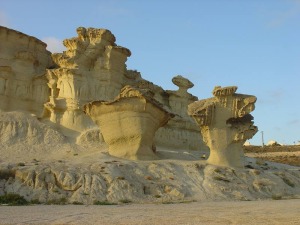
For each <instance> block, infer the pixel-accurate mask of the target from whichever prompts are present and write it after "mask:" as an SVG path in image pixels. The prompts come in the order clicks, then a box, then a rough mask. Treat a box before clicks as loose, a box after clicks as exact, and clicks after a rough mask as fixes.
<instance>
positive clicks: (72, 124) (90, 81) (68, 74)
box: [0, 27, 204, 151]
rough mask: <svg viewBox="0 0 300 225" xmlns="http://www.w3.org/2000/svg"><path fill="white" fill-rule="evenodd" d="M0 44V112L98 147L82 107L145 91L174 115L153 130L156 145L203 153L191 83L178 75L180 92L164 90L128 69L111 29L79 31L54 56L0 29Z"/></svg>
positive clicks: (30, 40)
mask: <svg viewBox="0 0 300 225" xmlns="http://www.w3.org/2000/svg"><path fill="white" fill-rule="evenodd" d="M0 40H1V43H0V47H1V52H0V100H1V101H0V110H5V111H13V110H23V111H26V112H30V113H33V114H34V115H36V116H37V117H38V118H39V119H41V121H42V122H44V123H47V124H49V125H51V126H53V128H55V129H58V130H59V131H61V132H62V133H63V134H64V135H65V136H67V137H69V140H70V141H72V142H73V141H74V140H75V139H76V141H77V143H78V144H80V143H82V142H85V141H84V140H85V137H89V136H90V135H92V136H93V138H92V139H93V141H94V142H95V143H100V142H102V141H103V139H102V135H101V132H102V131H101V130H99V128H98V126H97V125H96V124H95V123H94V122H93V121H92V120H91V118H90V117H89V116H87V115H85V114H84V113H83V105H85V104H87V103H89V102H92V101H96V100H103V101H113V100H114V98H115V97H116V96H117V95H118V94H119V93H120V90H121V89H122V88H123V87H125V86H126V85H131V86H132V87H135V88H138V89H149V90H150V91H151V92H153V99H155V100H156V101H158V102H159V103H161V104H162V105H164V108H168V109H169V110H170V111H171V112H172V113H174V114H176V116H175V117H174V118H172V119H170V121H169V122H168V124H167V125H166V126H164V127H162V128H160V129H159V130H158V131H157V132H156V135H155V137H154V139H155V143H156V146H163V147H167V148H176V149H177V150H178V151H186V150H199V149H204V145H203V143H202V141H201V137H200V135H199V128H198V127H197V125H196V123H195V122H194V121H193V120H192V119H191V118H190V117H189V116H188V115H187V113H186V111H187V106H188V104H190V103H191V102H194V101H195V100H197V97H195V96H193V95H191V94H189V93H188V92H187V89H188V88H191V87H192V86H193V84H192V83H191V82H190V81H188V80H187V79H186V78H183V77H181V76H177V77H174V78H173V80H172V81H173V83H174V84H175V85H177V86H178V87H179V90H177V91H170V90H169V91H166V90H164V89H163V88H161V87H160V86H158V85H156V84H154V83H152V82H150V81H147V80H145V79H143V78H142V76H141V74H140V73H139V72H138V71H136V70H128V69H127V68H126V64H125V62H126V60H127V57H129V56H130V54H131V53H130V51H129V50H128V49H126V48H123V47H120V46H117V45H116V43H115V41H116V39H115V37H114V35H113V34H112V33H111V32H110V31H109V30H106V29H95V28H83V27H79V28H78V29H77V37H74V38H70V39H66V40H64V42H63V43H64V45H65V46H66V48H67V51H64V52H63V53H54V54H52V55H51V53H50V52H48V51H47V50H46V44H45V43H43V42H41V41H40V40H38V39H36V38H34V37H30V36H28V35H25V34H22V33H20V32H17V31H14V30H11V29H8V28H4V27H1V29H0ZM95 129H98V131H96V130H95ZM98 133H99V135H94V134H98ZM70 137H71V138H70ZM102 143H103V142H102Z"/></svg>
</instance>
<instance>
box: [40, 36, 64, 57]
mask: <svg viewBox="0 0 300 225" xmlns="http://www.w3.org/2000/svg"><path fill="white" fill-rule="evenodd" d="M42 41H43V42H45V43H46V44H47V49H48V50H49V51H50V52H52V53H60V52H62V51H65V50H66V48H65V46H64V45H63V43H62V40H59V39H58V38H55V37H45V38H43V39H42Z"/></svg>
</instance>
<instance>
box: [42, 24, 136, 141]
mask: <svg viewBox="0 0 300 225" xmlns="http://www.w3.org/2000/svg"><path fill="white" fill-rule="evenodd" d="M77 34H78V36H77V37H74V38H70V39H66V40H64V42H63V44H64V45H65V46H66V48H67V51H65V52H63V53H56V54H53V55H52V58H53V60H54V62H55V63H56V64H57V65H58V68H53V69H49V70H48V71H47V78H48V86H49V88H50V89H51V95H50V100H49V102H48V103H47V104H45V108H46V110H47V112H48V113H47V114H46V117H49V119H50V121H51V122H53V123H55V124H57V125H59V126H60V127H61V130H62V131H63V132H64V133H65V134H66V135H67V136H78V135H79V134H80V132H82V131H85V130H86V129H90V128H93V127H94V126H95V124H94V123H93V121H91V119H90V118H89V117H88V116H86V115H85V114H84V113H83V110H82V107H83V105H84V104H86V103H88V102H91V101H94V100H99V99H101V100H106V101H111V100H113V99H114V98H115V97H116V96H117V95H118V94H119V93H120V90H121V88H122V87H123V86H124V80H125V79H126V77H125V73H126V64H125V62H126V60H127V57H128V56H130V54H131V53H130V51H129V50H128V49H126V48H123V47H120V46H117V45H116V44H115V40H116V39H115V36H114V35H113V34H112V33H111V32H110V31H109V30H106V29H95V28H84V27H79V28H77Z"/></svg>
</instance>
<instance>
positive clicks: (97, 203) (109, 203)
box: [94, 201, 117, 205]
mask: <svg viewBox="0 0 300 225" xmlns="http://www.w3.org/2000/svg"><path fill="white" fill-rule="evenodd" d="M94 205H117V204H116V203H113V202H108V201H94Z"/></svg>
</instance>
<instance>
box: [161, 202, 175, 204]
mask: <svg viewBox="0 0 300 225" xmlns="http://www.w3.org/2000/svg"><path fill="white" fill-rule="evenodd" d="M162 204H175V202H162Z"/></svg>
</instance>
